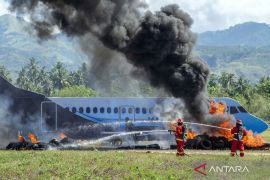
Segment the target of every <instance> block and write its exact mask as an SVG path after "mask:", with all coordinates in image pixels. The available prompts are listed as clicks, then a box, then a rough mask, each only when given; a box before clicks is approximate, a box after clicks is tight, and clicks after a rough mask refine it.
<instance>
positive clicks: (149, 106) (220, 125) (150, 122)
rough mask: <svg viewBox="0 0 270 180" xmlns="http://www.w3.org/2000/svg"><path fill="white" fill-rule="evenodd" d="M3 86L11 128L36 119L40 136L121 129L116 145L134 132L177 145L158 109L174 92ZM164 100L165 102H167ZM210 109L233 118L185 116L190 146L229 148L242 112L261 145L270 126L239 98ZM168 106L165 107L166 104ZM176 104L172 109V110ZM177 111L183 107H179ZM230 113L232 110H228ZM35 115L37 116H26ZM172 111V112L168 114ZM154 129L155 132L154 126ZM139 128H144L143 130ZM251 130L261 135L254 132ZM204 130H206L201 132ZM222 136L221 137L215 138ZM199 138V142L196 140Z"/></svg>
mask: <svg viewBox="0 0 270 180" xmlns="http://www.w3.org/2000/svg"><path fill="white" fill-rule="evenodd" d="M0 80H1V83H0V85H1V86H0V92H1V94H2V96H5V97H7V98H8V99H9V101H10V106H9V107H8V111H10V112H11V113H12V114H13V115H14V116H15V117H17V116H18V115H19V116H20V119H18V122H16V124H13V127H12V128H11V132H16V131H21V130H23V131H24V132H27V131H29V124H30V126H31V124H33V123H34V124H35V125H36V127H35V129H31V130H32V131H34V132H35V133H36V134H38V136H41V137H44V136H46V135H48V134H51V133H57V132H64V133H65V134H61V138H62V139H64V138H65V137H67V136H68V137H71V138H72V139H80V140H87V139H98V138H102V137H106V136H112V137H114V135H117V134H123V133H124V132H127V134H126V135H124V136H123V137H121V136H115V137H117V138H111V139H109V140H111V141H112V142H114V143H113V144H114V145H122V144H123V142H124V141H125V138H126V136H127V135H132V138H133V141H134V142H136V141H153V140H156V141H157V140H158V141H168V142H170V143H171V144H169V146H173V145H174V140H173V136H170V135H169V133H168V132H167V130H168V129H173V127H170V125H171V124H173V121H172V120H171V119H166V116H164V114H163V113H164V112H160V105H161V104H162V105H164V106H166V105H170V103H171V102H174V99H173V98H59V97H58V98H57V97H48V98H47V97H44V96H43V95H40V94H36V93H33V92H29V91H25V90H22V89H19V88H16V87H14V86H12V85H11V84H9V83H8V82H7V81H6V80H4V79H3V78H1V79H0ZM164 103H165V104H164ZM210 104H211V106H210V107H209V115H210V116H213V117H214V118H219V119H220V117H223V118H230V119H225V120H222V121H216V122H215V123H214V124H212V125H211V124H208V125H207V124H201V123H198V122H196V121H195V122H194V121H193V122H191V121H190V122H188V121H187V122H186V123H187V124H188V127H189V128H190V130H189V131H188V134H187V138H188V139H190V142H189V143H187V145H188V146H190V147H191V148H202V149H209V148H210V149H211V148H225V147H228V145H229V144H228V142H229V141H230V138H231V135H230V133H229V132H228V130H226V128H227V129H229V128H231V123H232V122H233V119H234V118H240V119H242V120H243V123H244V124H245V128H246V129H247V130H249V131H250V132H249V134H248V139H247V140H246V144H247V145H248V146H250V147H259V146H262V145H263V144H264V141H263V139H262V138H261V136H259V135H258V134H259V133H262V132H263V131H265V130H266V129H267V128H268V125H267V124H266V123H265V122H264V121H262V120H261V119H259V118H257V117H255V116H253V115H251V114H250V113H248V112H247V111H246V110H245V109H244V108H243V107H242V106H241V105H240V104H239V103H238V102H237V101H235V100H233V99H230V98H215V99H214V101H213V102H211V103H210ZM163 108H165V107H163ZM171 111H172V110H169V112H170V113H171ZM175 111H179V109H175ZM229 115H230V116H229ZM33 116H35V117H36V119H35V122H31V123H29V122H28V119H31V118H32V117H33ZM171 116H172V115H171V114H170V117H171ZM152 131H153V132H152ZM140 132H141V133H140ZM252 132H254V133H256V134H257V135H256V136H255V137H254V136H253V134H252ZM203 133H205V134H203ZM28 137H29V138H30V140H31V143H32V144H38V141H37V137H36V136H35V135H34V134H29V135H28ZM216 137H219V138H216ZM194 143H195V144H194Z"/></svg>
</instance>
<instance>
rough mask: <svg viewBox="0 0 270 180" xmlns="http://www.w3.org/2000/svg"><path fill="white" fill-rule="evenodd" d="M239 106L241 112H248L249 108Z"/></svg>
mask: <svg viewBox="0 0 270 180" xmlns="http://www.w3.org/2000/svg"><path fill="white" fill-rule="evenodd" d="M237 108H238V109H239V111H240V112H241V113H247V110H245V108H243V107H242V106H238V107H237Z"/></svg>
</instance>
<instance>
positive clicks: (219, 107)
mask: <svg viewBox="0 0 270 180" xmlns="http://www.w3.org/2000/svg"><path fill="white" fill-rule="evenodd" d="M225 109H226V107H225V104H224V103H222V102H219V103H216V102H214V101H212V102H210V108H209V113H210V114H225Z"/></svg>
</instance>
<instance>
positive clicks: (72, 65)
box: [0, 15, 85, 74]
mask: <svg viewBox="0 0 270 180" xmlns="http://www.w3.org/2000/svg"><path fill="white" fill-rule="evenodd" d="M31 29H32V28H30V23H28V22H26V21H24V20H23V19H21V18H16V17H14V16H12V15H3V16H0V41H1V43H0V65H5V66H6V67H7V68H8V69H9V70H10V71H11V72H12V73H13V74H15V73H16V72H17V71H18V70H20V68H21V67H22V66H23V65H25V64H26V63H27V62H28V59H29V58H31V57H34V58H36V59H37V60H38V61H39V62H40V64H41V65H42V66H46V67H47V68H50V67H52V66H53V65H54V64H55V63H56V62H57V61H61V62H63V63H64V64H65V65H66V66H67V68H69V69H76V68H77V67H78V66H80V64H81V63H82V62H83V60H84V59H85V56H84V55H83V53H80V50H79V47H76V45H75V43H74V40H72V39H69V38H67V37H66V36H64V35H61V34H58V35H56V36H55V39H54V40H49V41H45V42H42V43H41V42H39V41H38V39H37V38H35V36H34V35H31V33H33V32H31ZM29 33H30V34H29Z"/></svg>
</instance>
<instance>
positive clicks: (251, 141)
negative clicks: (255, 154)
mask: <svg viewBox="0 0 270 180" xmlns="http://www.w3.org/2000/svg"><path fill="white" fill-rule="evenodd" d="M219 126H220V127H224V128H232V124H231V121H229V120H228V121H225V122H223V123H221V124H220V125H219ZM219 135H221V136H224V137H225V138H227V140H228V141H232V140H233V134H231V131H228V130H220V131H219ZM243 141H244V144H245V145H246V146H248V147H253V148H255V147H261V146H263V145H264V144H265V140H264V139H263V137H262V136H261V135H259V134H257V135H255V136H254V135H253V132H252V131H248V132H247V136H245V137H244V139H243Z"/></svg>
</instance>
